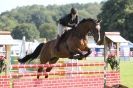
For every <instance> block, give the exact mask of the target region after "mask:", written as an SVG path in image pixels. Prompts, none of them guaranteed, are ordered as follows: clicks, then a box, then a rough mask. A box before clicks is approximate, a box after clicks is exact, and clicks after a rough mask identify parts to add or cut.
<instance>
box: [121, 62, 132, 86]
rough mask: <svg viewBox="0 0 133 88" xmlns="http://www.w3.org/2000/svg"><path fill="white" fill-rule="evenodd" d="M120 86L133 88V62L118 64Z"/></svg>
mask: <svg viewBox="0 0 133 88" xmlns="http://www.w3.org/2000/svg"><path fill="white" fill-rule="evenodd" d="M120 72H121V84H122V85H125V86H127V87H129V88H133V62H129V61H125V62H121V64H120Z"/></svg>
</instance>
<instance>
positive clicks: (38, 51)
mask: <svg viewBox="0 0 133 88" xmlns="http://www.w3.org/2000/svg"><path fill="white" fill-rule="evenodd" d="M43 45H44V43H40V44H39V45H38V46H37V48H36V49H35V50H34V52H33V53H31V54H28V55H26V56H25V57H24V58H22V59H18V61H19V62H20V63H26V62H27V61H28V60H30V61H32V60H34V59H35V58H37V57H38V56H39V54H40V52H41V49H42V47H43Z"/></svg>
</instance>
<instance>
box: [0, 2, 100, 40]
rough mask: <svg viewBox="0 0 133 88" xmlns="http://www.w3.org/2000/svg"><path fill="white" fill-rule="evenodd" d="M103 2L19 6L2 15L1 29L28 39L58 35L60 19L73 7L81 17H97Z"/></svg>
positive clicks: (15, 36)
mask: <svg viewBox="0 0 133 88" xmlns="http://www.w3.org/2000/svg"><path fill="white" fill-rule="evenodd" d="M101 6H102V4H98V3H88V4H78V3H77V4H68V5H61V6H57V5H49V6H46V7H45V6H42V5H32V6H24V7H17V8H15V9H13V10H11V11H9V12H3V13H2V14H1V15H0V30H1V31H2V30H4V31H11V33H12V36H13V37H14V38H15V39H22V36H26V39H27V40H33V39H38V38H44V37H45V38H47V39H48V40H51V39H54V38H55V37H56V31H57V22H58V20H59V19H60V18H61V17H62V16H64V15H65V14H68V13H69V12H70V9H71V7H75V8H77V9H78V12H79V18H80V20H81V19H82V18H89V17H91V18H97V15H98V14H99V13H100V12H101V10H100V9H101Z"/></svg>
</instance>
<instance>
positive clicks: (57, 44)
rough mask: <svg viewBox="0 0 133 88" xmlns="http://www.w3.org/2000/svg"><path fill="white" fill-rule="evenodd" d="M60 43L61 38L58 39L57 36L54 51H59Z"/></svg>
mask: <svg viewBox="0 0 133 88" xmlns="http://www.w3.org/2000/svg"><path fill="white" fill-rule="evenodd" d="M60 42H61V38H60V36H57V41H56V45H55V49H56V50H57V51H59V45H60Z"/></svg>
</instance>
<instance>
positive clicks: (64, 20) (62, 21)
mask: <svg viewBox="0 0 133 88" xmlns="http://www.w3.org/2000/svg"><path fill="white" fill-rule="evenodd" d="M59 23H60V24H62V25H63V26H68V27H74V26H76V25H77V24H78V16H76V17H75V19H73V20H72V15H71V14H67V15H66V16H64V17H63V18H61V19H60V20H59Z"/></svg>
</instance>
